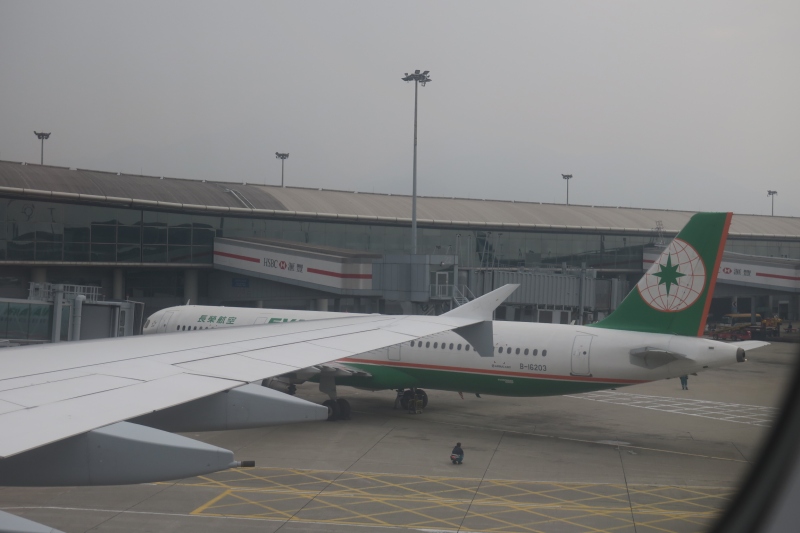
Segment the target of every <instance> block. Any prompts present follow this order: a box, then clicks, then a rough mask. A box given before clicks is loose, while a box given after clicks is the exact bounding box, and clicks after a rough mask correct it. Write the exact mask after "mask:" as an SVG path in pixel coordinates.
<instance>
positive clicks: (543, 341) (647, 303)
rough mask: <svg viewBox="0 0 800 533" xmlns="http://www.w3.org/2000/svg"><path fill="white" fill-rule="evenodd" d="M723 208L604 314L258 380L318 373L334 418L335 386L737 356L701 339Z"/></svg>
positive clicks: (576, 377) (511, 384)
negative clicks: (578, 322)
mask: <svg viewBox="0 0 800 533" xmlns="http://www.w3.org/2000/svg"><path fill="white" fill-rule="evenodd" d="M730 221H731V214H730V213H701V214H696V215H694V216H693V217H692V219H691V220H690V221H689V223H688V224H687V225H686V226H685V227H684V228H683V230H682V231H681V232H680V233H679V234H678V236H677V237H676V238H675V240H673V241H672V242H671V243H670V245H669V246H668V247H667V248H666V249H665V250H664V252H663V253H662V254H661V257H660V258H659V259H658V261H656V262H655V263H654V264H653V266H652V267H650V269H649V270H648V271H647V272H646V273H645V275H644V276H643V277H642V279H641V280H640V281H639V283H638V284H637V286H636V288H635V289H634V290H632V291H631V292H630V294H628V296H627V297H626V298H625V299H624V300H623V302H622V303H621V304H620V306H619V308H618V309H617V310H615V311H614V312H613V313H612V314H611V315H609V316H608V317H607V318H606V319H604V320H602V321H601V322H599V323H596V324H591V325H585V326H583V325H561V324H539V323H527V322H500V321H495V322H487V323H485V324H483V325H482V326H481V327H480V330H479V331H478V330H473V331H470V332H469V334H464V333H460V332H454V331H446V332H442V333H438V334H435V335H431V336H428V337H425V338H423V339H418V340H417V339H414V340H409V341H408V342H405V343H402V344H398V345H394V346H389V347H387V348H381V349H379V350H373V351H370V352H366V353H360V354H358V355H353V356H351V357H348V358H344V359H340V360H338V361H337V362H335V363H326V364H324V365H316V366H313V367H308V368H304V369H302V370H299V371H293V372H289V373H286V374H284V375H282V376H279V377H275V378H272V379H269V380H265V383H264V384H265V385H267V386H269V387H272V388H275V389H277V390H283V391H284V392H289V393H293V392H294V389H295V385H296V384H299V383H302V382H304V381H307V380H313V381H319V384H320V385H319V388H320V390H321V391H322V392H324V393H326V394H328V395H329V396H330V399H329V400H327V401H326V402H325V403H324V405H327V406H328V408H329V409H330V412H331V415H332V417H334V418H335V417H336V416H340V417H342V418H347V417H348V415H349V411H350V406H349V404H348V402H347V401H346V400H345V399H343V398H339V397H338V395H337V391H336V385H337V384H338V385H349V386H353V387H357V388H361V389H368V390H381V389H395V390H397V391H398V399H399V400H400V403H402V405H403V406H404V407H405V406H406V405H407V402H408V401H409V399H410V398H411V397H412V395H414V394H419V395H420V396H421V398H422V400H423V405H425V404H427V394H425V392H424V391H422V390H421V389H422V388H430V389H439V390H449V391H457V392H461V393H463V392H469V393H475V394H497V395H504V396H547V395H560V394H574V393H580V392H588V391H595V390H601V389H608V388H614V387H619V386H624V385H633V384H636V383H643V382H647V381H653V380H658V379H664V378H670V377H677V376H680V375H683V374H687V373H692V372H698V371H700V370H704V369H707V368H712V367H717V366H722V365H726V364H730V363H735V362H737V361H738V362H742V361H744V360H745V349H754V348H757V347H759V346H763V345H765V344H767V343H762V342H758V341H746V342H744V343H739V344H734V345H731V344H726V343H722V342H717V341H712V340H707V339H703V338H699V337H701V336H702V332H703V329H704V327H705V322H706V317H707V315H708V309H709V306H710V303H711V295H712V294H713V292H714V285H715V283H716V278H717V271H718V270H719V262H720V260H721V258H722V252H723V249H724V248H725V241H726V239H727V234H728V227H729V226H730ZM343 316H354V315H352V314H348V313H330V312H316V311H287V310H270V309H253V308H234V307H210V306H191V305H187V306H180V307H172V308H169V309H164V310H162V311H159V312H157V313H155V314H153V315H152V316H150V317H149V319H148V320H147V322H146V323H145V325H144V334H152V333H165V332H184V331H195V330H203V329H209V328H220V327H234V326H240V325H253V324H274V323H283V322H294V321H307V320H320V319H330V318H336V317H343Z"/></svg>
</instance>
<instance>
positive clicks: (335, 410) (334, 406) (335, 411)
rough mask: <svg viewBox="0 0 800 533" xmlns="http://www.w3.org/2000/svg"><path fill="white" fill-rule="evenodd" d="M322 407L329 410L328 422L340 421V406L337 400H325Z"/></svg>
mask: <svg viewBox="0 0 800 533" xmlns="http://www.w3.org/2000/svg"><path fill="white" fill-rule="evenodd" d="M322 405H324V406H325V407H327V408H328V422H335V421H336V420H339V404H338V403H337V402H336V401H335V400H325V401H324V402H322Z"/></svg>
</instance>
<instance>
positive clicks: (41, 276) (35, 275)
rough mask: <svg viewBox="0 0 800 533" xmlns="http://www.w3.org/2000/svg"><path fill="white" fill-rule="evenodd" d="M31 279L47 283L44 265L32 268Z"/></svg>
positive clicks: (34, 281) (35, 281)
mask: <svg viewBox="0 0 800 533" xmlns="http://www.w3.org/2000/svg"><path fill="white" fill-rule="evenodd" d="M31 281H32V282H33V283H47V269H46V268H45V267H35V268H32V269H31Z"/></svg>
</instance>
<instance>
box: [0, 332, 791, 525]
mask: <svg viewBox="0 0 800 533" xmlns="http://www.w3.org/2000/svg"><path fill="white" fill-rule="evenodd" d="M797 352H798V345H797V344H789V343H775V344H772V345H771V346H768V347H765V348H762V349H760V350H758V351H753V352H751V353H750V354H748V357H749V360H748V361H747V362H746V363H741V364H736V365H732V366H729V367H724V368H720V369H714V370H709V371H706V372H703V373H700V374H699V375H697V376H690V377H689V390H687V391H683V390H681V387H680V382H679V381H678V380H677V379H671V380H663V381H658V382H653V383H648V384H642V385H636V386H633V387H626V388H621V389H619V390H616V391H606V392H601V393H589V394H581V395H574V396H561V397H545V398H504V397H496V396H484V397H482V398H477V397H475V396H474V395H467V394H465V395H464V398H463V399H461V398H460V397H459V395H458V394H456V393H453V392H441V391H433V390H429V391H428V395H429V399H430V402H429V405H428V407H427V409H425V411H424V413H422V414H408V413H406V412H405V411H402V410H393V409H392V405H393V400H394V393H393V392H392V391H382V392H369V391H357V390H354V389H347V388H340V396H342V397H346V398H348V399H349V400H350V403H351V406H352V409H353V411H354V412H353V418H352V420H349V421H338V422H320V423H307V424H294V425H287V426H280V427H271V428H263V429H255V430H242V431H229V432H215V433H196V434H187V436H190V437H192V438H196V439H199V440H202V441H205V442H210V443H213V444H217V445H219V446H222V447H225V448H228V449H231V450H233V451H234V452H235V453H236V456H237V459H240V460H243V459H253V460H255V461H256V464H257V465H258V466H257V467H256V468H252V469H240V470H231V471H227V472H221V473H216V474H212V475H209V476H202V477H197V478H191V479H185V480H180V481H175V482H169V483H155V484H145V485H132V486H121V487H74V488H73V487H66V488H24V489H22V488H2V489H0V509H3V510H6V511H8V512H11V513H14V514H17V515H20V516H24V517H26V518H29V519H31V520H35V521H37V522H41V523H44V524H47V525H49V526H51V527H55V528H58V529H61V530H63V531H65V532H69V533H71V532H85V531H93V532H141V531H159V532H163V531H171V532H189V531H191V532H201V533H202V532H212V531H214V532H218V531H226V532H251V531H253V532H254V531H258V532H261V533H270V532H278V531H279V532H282V533H294V532H301V531H309V532H330V533H344V532H350V531H356V532H358V531H363V532H369V533H381V532H387V533H402V532H407V531H408V532H411V531H425V532H429V533H430V532H439V531H469V532H479V531H480V532H490V531H492V532H495V531H502V532H506V533H516V532H520V533H527V532H573V531H574V532H597V531H614V532H637V533H642V532H661V533H663V532H695V531H705V530H707V529H708V528H709V526H710V525H711V524H713V522H714V520H715V519H716V517H717V516H719V514H720V512H721V510H722V509H724V508H725V506H726V505H727V504H728V503H729V502H730V501H731V499H732V498H733V497H734V495H735V493H736V488H737V486H738V484H739V483H740V482H741V481H742V479H743V477H744V476H746V474H747V472H748V471H749V469H750V468H751V466H752V464H753V463H754V461H756V459H757V457H758V453H759V449H760V447H761V445H762V443H763V442H764V439H765V437H766V436H768V434H769V430H770V427H771V426H772V424H773V421H774V420H775V418H776V417H777V415H778V409H777V408H778V407H779V406H780V404H781V399H782V396H783V391H784V389H785V388H786V385H787V383H788V382H789V380H790V379H791V378H792V374H793V372H794V364H795V361H796V359H797V357H798V353H797ZM298 395H299V396H300V397H304V398H307V399H310V400H313V401H321V400H323V399H325V396H323V395H321V394H320V393H319V392H318V391H317V390H316V386H315V385H313V384H305V385H302V386H300V387H299V390H298ZM456 442H461V443H462V447H463V448H464V451H465V459H464V464H463V465H460V466H459V465H453V464H452V463H451V462H450V461H449V454H450V450H451V448H452V447H453V446H454V445H455V443H456Z"/></svg>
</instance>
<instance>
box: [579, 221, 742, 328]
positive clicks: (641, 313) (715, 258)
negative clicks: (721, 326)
mask: <svg viewBox="0 0 800 533" xmlns="http://www.w3.org/2000/svg"><path fill="white" fill-rule="evenodd" d="M731 216H732V213H697V214H696V215H694V216H693V217H692V218H691V219H690V220H689V223H688V224H686V226H684V228H683V229H682V230H681V231H680V233H678V236H677V237H675V239H674V240H673V241H672V242H671V243H670V244H669V246H667V248H666V249H665V250H664V251H663V252H662V253H661V255H660V256H659V258H658V259H657V260H656V261H655V262H654V263H653V265H652V266H651V267H650V268H649V269H648V271H647V272H646V273H645V275H644V276H643V277H642V279H641V280H639V283H638V284H637V285H636V287H634V288H633V290H632V291H631V292H630V293H629V294H628V296H626V297H625V299H624V300H623V301H622V303H621V304H620V305H619V307H618V308H617V309H616V310H615V311H614V312H613V313H611V314H610V315H609V316H608V317H606V318H605V319H603V320H601V321H600V322H598V323H597V324H592V327H598V328H608V329H622V330H629V331H645V332H649V333H671V334H675V335H685V336H689V337H695V336H697V337H699V336H701V335H702V334H703V330H704V329H705V326H706V317H707V316H708V309H709V307H710V305H711V297H712V295H713V294H714V286H715V285H716V283H717V271H718V270H719V264H720V261H721V260H722V252H723V250H724V249H725V241H726V240H727V238H728V228H729V227H730V224H731Z"/></svg>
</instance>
